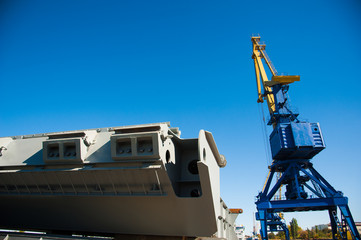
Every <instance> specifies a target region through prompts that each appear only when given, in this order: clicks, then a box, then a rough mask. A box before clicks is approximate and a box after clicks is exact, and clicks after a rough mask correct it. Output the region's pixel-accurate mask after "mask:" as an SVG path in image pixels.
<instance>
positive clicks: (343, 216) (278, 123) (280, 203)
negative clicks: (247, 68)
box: [251, 36, 360, 240]
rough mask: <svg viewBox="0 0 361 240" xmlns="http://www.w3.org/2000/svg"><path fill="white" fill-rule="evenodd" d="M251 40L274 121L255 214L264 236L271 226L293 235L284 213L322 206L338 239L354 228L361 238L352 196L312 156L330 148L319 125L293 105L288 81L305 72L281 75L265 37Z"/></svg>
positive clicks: (356, 236) (354, 235) (264, 238)
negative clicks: (331, 180) (302, 117)
mask: <svg viewBox="0 0 361 240" xmlns="http://www.w3.org/2000/svg"><path fill="white" fill-rule="evenodd" d="M251 39H252V45H253V54H252V58H253V60H254V66H255V71H256V79H257V90H258V100H257V102H264V100H266V102H267V105H268V110H269V113H270V120H269V121H268V125H272V126H273V131H272V133H271V134H270V136H269V142H270V146H271V154H272V159H273V161H272V164H271V166H269V169H270V172H269V175H268V178H267V180H266V183H265V185H264V188H263V190H262V192H260V193H259V195H258V196H257V199H256V205H257V211H258V212H256V219H257V220H259V221H260V224H261V236H262V240H267V239H268V236H267V232H268V231H271V232H273V231H282V230H283V231H285V234H286V238H287V239H289V233H288V229H287V226H286V224H285V223H284V221H282V218H281V217H280V216H281V214H282V213H283V212H298V211H321V210H327V211H328V213H329V216H330V222H331V227H332V236H333V239H338V237H340V238H341V239H347V231H349V232H350V233H351V236H352V238H353V239H354V240H360V235H359V233H358V231H357V229H356V225H355V222H354V220H353V218H352V215H351V212H350V209H349V207H348V198H347V197H345V196H344V195H343V193H342V192H340V191H336V190H335V189H334V188H333V187H332V186H331V185H330V183H328V182H327V181H326V179H325V178H323V177H322V176H321V174H320V173H318V172H317V171H316V169H315V168H314V167H313V164H312V163H311V159H312V158H313V157H314V156H315V155H317V154H318V153H319V152H321V151H322V150H323V149H324V148H325V143H324V140H323V136H322V132H321V128H320V124H319V123H310V122H307V121H300V120H299V119H298V115H299V114H298V113H297V112H295V111H292V110H291V108H290V106H289V101H288V100H289V97H288V93H287V92H288V89H289V84H291V83H293V82H295V81H299V80H300V76H288V75H287V76H284V75H279V74H278V73H277V71H276V69H275V67H274V66H273V64H272V62H271V61H270V59H269V57H268V55H267V53H266V51H265V48H266V45H265V44H264V43H262V42H260V37H259V36H255V37H252V38H251ZM263 61H264V62H265V63H266V64H267V66H268V68H269V70H270V72H271V74H272V78H271V80H269V79H268V78H267V73H266V70H265V68H264V65H263ZM275 175H276V176H277V177H276V176H275ZM282 187H284V188H285V189H286V191H285V198H277V197H275V196H277V194H276V193H277V192H278V191H280V190H281V188H282ZM284 188H283V189H284ZM338 209H339V210H340V213H339V214H338V213H337V210H338ZM339 216H340V217H339Z"/></svg>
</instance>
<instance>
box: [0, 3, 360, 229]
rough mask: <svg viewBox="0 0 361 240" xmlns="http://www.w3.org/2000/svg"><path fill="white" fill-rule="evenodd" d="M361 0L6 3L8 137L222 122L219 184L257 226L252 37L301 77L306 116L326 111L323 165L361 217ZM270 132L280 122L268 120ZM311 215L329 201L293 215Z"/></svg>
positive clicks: (3, 48)
mask: <svg viewBox="0 0 361 240" xmlns="http://www.w3.org/2000/svg"><path fill="white" fill-rule="evenodd" d="M360 26H361V2H360V1H358V0H346V1H341V0H340V1H331V0H327V1H326V0H321V1H309V0H306V1H240V0H237V1H236V0H235V1H210V0H207V1H190V0H188V1H187V0H185V1H165V0H164V1H161V0H159V1H157V0H156V1H145V0H144V1H130V0H129V1H91V0H87V1H80V0H79V1H45V0H44V1H36V0H35V1H21V0H8V1H7V0H1V2H0V83H1V85H0V86H1V95H0V96H1V102H2V104H1V110H0V126H1V130H0V136H14V135H22V134H32V133H43V132H54V131H66V130H77V129H87V128H98V127H110V126H122V125H131V124H142V123H153V122H164V121H170V122H171V124H172V126H176V127H180V128H181V130H182V137H184V138H190V137H197V136H198V132H199V130H200V129H205V130H208V131H211V132H212V133H213V135H214V138H215V140H216V142H217V145H218V148H219V150H220V152H221V153H223V154H224V155H225V156H226V158H227V160H228V165H227V167H226V168H224V169H222V170H221V194H222V197H223V199H224V200H225V202H226V203H227V205H228V206H229V207H240V208H243V209H244V213H243V214H242V215H241V216H240V217H239V218H238V223H240V224H244V225H245V226H246V228H247V229H246V231H247V233H248V232H250V231H251V230H252V222H253V220H252V214H253V212H254V211H255V205H254V197H255V196H256V195H257V193H258V191H260V190H261V188H262V186H263V183H264V181H265V179H266V175H267V159H266V154H265V146H264V143H263V135H262V131H261V127H262V124H261V122H260V115H259V112H258V106H257V103H256V99H257V94H256V83H255V75H254V67H253V62H252V59H251V41H250V36H251V35H252V34H253V33H259V34H260V35H261V37H262V40H264V41H266V44H267V49H268V54H269V56H270V57H271V59H272V61H273V62H274V64H275V66H276V68H277V69H278V71H279V72H287V73H289V74H299V75H301V82H299V83H295V84H293V85H291V90H290V96H291V98H292V104H293V106H295V107H297V108H298V109H299V111H300V113H301V119H307V120H309V121H312V122H320V124H321V128H322V130H323V133H324V138H325V141H326V144H327V148H326V150H324V151H323V152H321V153H320V154H319V155H318V156H316V157H315V159H314V160H313V163H314V166H315V167H316V169H317V170H318V171H319V172H320V173H321V174H322V175H323V176H324V177H325V178H326V179H327V180H328V181H329V182H330V183H331V184H332V185H333V186H334V187H335V188H336V189H337V190H341V191H343V192H344V193H345V195H346V196H348V197H349V206H350V208H351V211H352V213H353V216H354V219H355V220H356V221H361V185H360V183H361V159H360V158H361V147H360V136H361V126H360V119H361V100H360V97H361V93H360V87H361V79H360V76H359V74H358V70H359V69H360V66H361V60H360V56H361V45H360V42H361V31H360V30H361V27H360ZM269 132H270V130H269ZM292 217H296V218H297V220H298V223H299V224H300V225H301V226H302V227H303V228H305V227H311V226H313V225H315V224H321V223H328V222H329V219H328V215H327V213H326V212H316V213H312V214H301V213H294V214H288V215H286V220H287V221H288V222H289V221H290V220H291V218H292Z"/></svg>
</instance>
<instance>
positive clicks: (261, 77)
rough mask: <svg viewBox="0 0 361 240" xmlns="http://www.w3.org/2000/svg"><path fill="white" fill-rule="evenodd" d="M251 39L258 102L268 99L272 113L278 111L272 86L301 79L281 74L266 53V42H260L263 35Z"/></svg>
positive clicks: (296, 76)
mask: <svg viewBox="0 0 361 240" xmlns="http://www.w3.org/2000/svg"><path fill="white" fill-rule="evenodd" d="M251 39H252V44H253V54H252V59H253V61H254V67H255V71H256V80H257V91H258V99H257V102H264V99H266V100H267V104H268V110H269V112H270V113H271V114H272V113H274V112H275V111H276V109H275V101H274V96H273V94H272V88H271V87H272V86H274V85H276V84H281V85H286V84H290V83H293V82H295V81H300V76H298V75H292V76H290V75H279V74H278V72H277V70H276V68H275V67H274V66H273V64H272V62H271V60H270V58H269V57H268V55H267V53H266V44H265V43H263V42H260V39H261V37H259V36H256V37H252V38H251ZM262 59H264V61H265V62H266V64H267V66H268V68H269V70H270V71H271V73H272V77H271V80H269V79H268V77H267V74H266V70H265V68H264V65H263V62H262ZM262 87H263V92H262Z"/></svg>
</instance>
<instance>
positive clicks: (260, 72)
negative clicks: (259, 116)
mask: <svg viewBox="0 0 361 240" xmlns="http://www.w3.org/2000/svg"><path fill="white" fill-rule="evenodd" d="M252 39H253V38H252ZM258 49H259V47H258V45H257V44H255V42H254V44H253V55H252V58H253V59H254V66H255V71H256V79H257V90H258V100H257V102H263V99H266V100H267V105H268V110H269V112H270V113H273V112H274V111H275V110H276V108H275V101H274V97H273V94H272V89H271V88H270V87H268V86H266V85H265V84H264V83H265V82H268V81H269V80H268V77H267V74H266V70H265V68H264V66H263V63H262V56H261V52H260V51H259V50H258ZM261 82H262V85H263V89H264V90H265V93H264V94H263V93H262V89H261Z"/></svg>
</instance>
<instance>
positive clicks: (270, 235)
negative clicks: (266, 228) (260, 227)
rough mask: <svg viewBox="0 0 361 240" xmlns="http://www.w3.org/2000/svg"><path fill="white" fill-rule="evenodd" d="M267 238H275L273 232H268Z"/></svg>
mask: <svg viewBox="0 0 361 240" xmlns="http://www.w3.org/2000/svg"><path fill="white" fill-rule="evenodd" d="M268 239H276V235H275V234H274V233H273V232H270V233H269V234H268Z"/></svg>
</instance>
